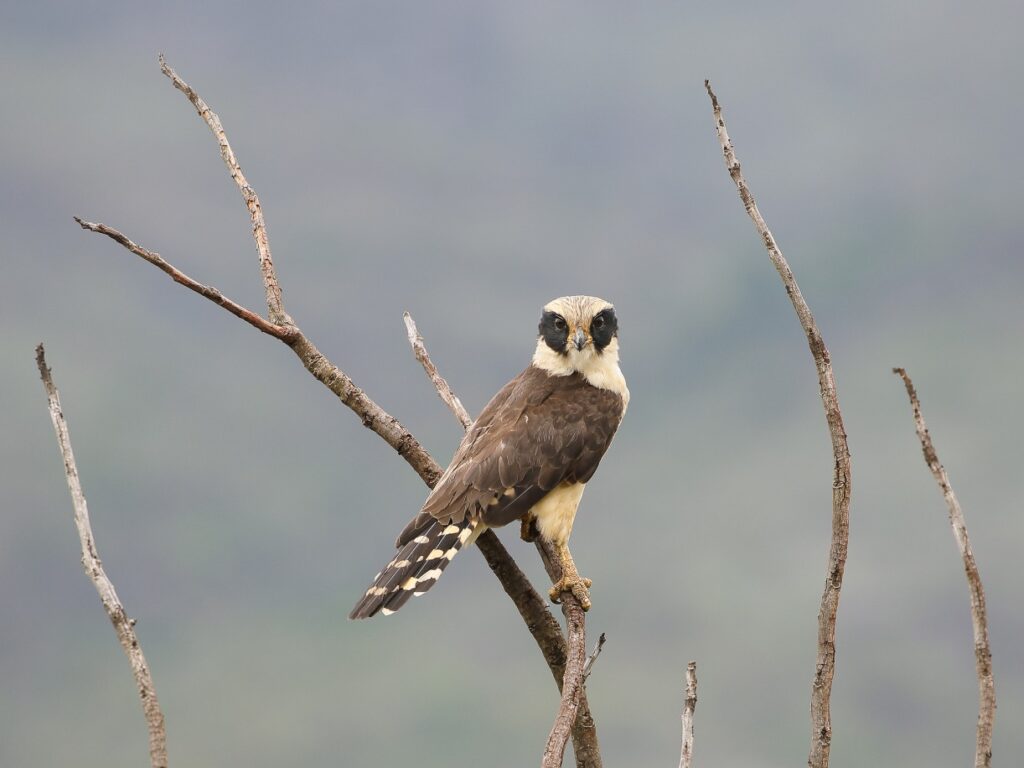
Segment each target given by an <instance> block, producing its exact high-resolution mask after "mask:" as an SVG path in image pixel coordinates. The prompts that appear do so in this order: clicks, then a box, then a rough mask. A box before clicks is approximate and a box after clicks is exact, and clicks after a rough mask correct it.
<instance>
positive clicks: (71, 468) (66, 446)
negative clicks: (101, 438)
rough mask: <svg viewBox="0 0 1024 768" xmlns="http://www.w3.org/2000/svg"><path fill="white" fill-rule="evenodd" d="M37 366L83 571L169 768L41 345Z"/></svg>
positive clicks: (159, 767)
mask: <svg viewBox="0 0 1024 768" xmlns="http://www.w3.org/2000/svg"><path fill="white" fill-rule="evenodd" d="M36 365H38V366H39V375H40V377H41V378H42V380H43V386H44V387H45V388H46V397H47V400H48V402H49V406H50V420H51V421H52V422H53V429H54V431H55V432H56V433H57V444H58V445H59V446H60V453H61V456H62V458H63V459H64V474H65V475H66V476H67V481H68V490H69V491H71V504H72V506H73V507H74V511H75V527H76V528H78V538H79V540H80V541H81V543H82V567H83V568H84V569H85V574H86V575H87V576H88V577H89V579H90V580H91V581H92V583H93V586H95V587H96V591H97V592H98V593H99V595H100V601H101V602H102V603H103V608H104V610H106V612H107V616H109V617H110V623H111V624H113V625H114V631H115V632H116V633H117V639H118V641H119V642H120V643H121V647H122V648H124V652H125V654H127V656H128V661H129V663H130V664H131V668H132V675H134V676H135V684H136V686H138V689H139V696H140V697H141V699H142V714H143V715H144V716H145V718H146V727H147V728H148V729H149V761H150V764H151V765H152V766H153V768H167V733H166V731H165V729H164V715H163V712H162V711H161V710H160V702H158V701H157V698H156V688H155V687H154V686H153V677H152V675H151V674H150V672H149V665H148V664H147V663H146V657H145V656H144V655H143V653H142V646H141V645H139V640H138V638H137V637H136V636H135V629H134V626H135V620H134V619H130V618H128V614H127V613H126V612H125V610H124V606H123V605H122V604H121V600H120V599H119V598H118V596H117V592H116V590H115V589H114V584H113V582H112V581H111V580H110V579H109V578H108V577H107V574H106V572H105V571H104V570H103V563H102V561H101V560H100V556H99V552H98V551H97V549H96V540H95V538H94V537H93V535H92V525H91V524H90V523H89V507H88V505H87V504H86V502H85V494H84V493H83V492H82V483H81V481H80V480H79V477H78V467H77V465H76V464H75V454H74V453H73V452H72V450H71V435H70V434H69V433H68V425H67V422H66V421H65V420H64V411H63V410H62V409H61V405H60V394H59V393H58V392H57V386H56V385H55V384H54V383H53V376H52V375H51V373H50V369H49V368H48V367H47V365H46V352H45V350H44V349H43V345H42V344H40V345H39V346H38V347H36Z"/></svg>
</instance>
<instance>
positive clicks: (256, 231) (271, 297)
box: [159, 53, 292, 325]
mask: <svg viewBox="0 0 1024 768" xmlns="http://www.w3.org/2000/svg"><path fill="white" fill-rule="evenodd" d="M159 60H160V70H161V71H162V72H163V73H164V74H165V75H167V77H168V78H170V80H171V82H172V83H174V87H175V88H177V89H178V90H179V91H181V92H182V93H184V94H185V96H187V97H188V100H189V101H191V102H192V106H193V107H195V108H196V112H198V113H199V116H200V117H201V118H203V122H205V123H206V124H207V125H208V126H209V127H210V130H211V131H212V132H213V135H214V137H215V138H216V139H217V145H218V146H219V147H220V156H221V158H223V160H224V165H226V166H227V167H228V171H229V172H230V173H231V178H232V179H234V180H235V184H237V185H238V190H239V191H240V192H241V193H242V197H243V198H244V199H245V206H246V208H248V209H249V216H250V218H252V236H253V239H254V240H255V241H256V251H257V252H258V253H259V257H260V272H261V274H262V275H263V284H264V286H265V287H266V290H267V309H268V311H269V313H270V322H272V323H274V324H275V325H291V322H292V319H291V318H290V317H288V315H287V313H286V312H285V311H284V305H283V304H282V303H281V286H280V285H279V284H278V282H277V272H276V271H275V270H274V261H273V259H271V257H270V242H269V241H268V240H267V223H266V222H265V221H264V220H263V207H262V206H261V205H260V199H259V198H258V197H257V196H256V190H254V189H253V188H252V187H251V186H249V182H248V181H246V179H245V174H243V173H242V168H241V166H240V165H239V164H238V160H236V159H235V153H234V152H233V151H232V149H231V144H229V143H228V137H227V134H225V133H224V126H222V125H221V124H220V118H219V117H217V114H216V113H215V112H214V111H213V110H212V109H210V107H209V106H208V105H207V103H206V102H205V101H203V100H202V99H201V98H200V97H199V94H198V93H196V92H195V90H194V89H193V88H192V86H190V85H189V84H188V83H186V82H185V81H184V80H182V79H181V78H180V77H178V73H177V72H175V71H174V70H173V69H171V67H170V65H169V64H168V63H167V61H166V59H164V55H163V54H162V53H161V54H160V56H159Z"/></svg>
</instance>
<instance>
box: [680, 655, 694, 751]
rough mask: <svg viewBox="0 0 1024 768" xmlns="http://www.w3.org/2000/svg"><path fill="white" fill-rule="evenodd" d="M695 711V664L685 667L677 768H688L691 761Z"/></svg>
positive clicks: (691, 663) (692, 662)
mask: <svg viewBox="0 0 1024 768" xmlns="http://www.w3.org/2000/svg"><path fill="white" fill-rule="evenodd" d="M696 709H697V662H696V661H691V662H690V663H689V664H687V665H686V700H685V701H684V702H683V715H682V720H683V746H682V749H681V750H680V753H679V768H690V760H691V759H693V713H694V710H696Z"/></svg>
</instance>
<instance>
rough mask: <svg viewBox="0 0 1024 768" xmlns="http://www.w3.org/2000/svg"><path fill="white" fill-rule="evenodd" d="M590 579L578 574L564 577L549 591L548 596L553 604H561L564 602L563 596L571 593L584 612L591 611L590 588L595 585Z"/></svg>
mask: <svg viewBox="0 0 1024 768" xmlns="http://www.w3.org/2000/svg"><path fill="white" fill-rule="evenodd" d="M593 583H594V582H592V581H591V580H590V579H585V578H583V577H582V576H580V575H579V574H578V573H577V574H573V575H567V576H563V577H562V578H560V579H559V580H558V582H557V583H556V584H555V585H554V586H553V587H552V588H551V589H550V590H549V591H548V596H549V597H550V598H551V602H553V603H560V602H562V595H564V594H565V593H567V592H568V593H569V594H570V595H572V596H573V597H575V598H576V599H577V600H579V602H580V606H581V607H582V608H583V610H584V611H589V610H590V605H591V603H590V592H588V591H587V590H588V589H590V586H591V585H592V584H593Z"/></svg>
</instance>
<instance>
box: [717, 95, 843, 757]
mask: <svg viewBox="0 0 1024 768" xmlns="http://www.w3.org/2000/svg"><path fill="white" fill-rule="evenodd" d="M704 87H705V89H707V92H708V96H709V97H710V98H711V108H712V111H713V112H714V117H715V130H716V132H717V133H718V142H719V144H720V145H721V147H722V153H723V155H724V156H725V165H726V168H727V169H728V171H729V175H730V176H731V177H732V180H733V182H734V183H735V184H736V189H737V190H739V193H740V199H742V200H743V207H744V208H745V209H746V211H747V214H748V215H749V216H750V219H751V221H753V222H754V227H755V228H756V229H757V232H758V234H759V235H760V236H761V240H762V241H763V242H764V245H765V248H767V249H768V256H769V257H770V258H771V260H772V264H774V265H775V269H776V270H777V271H778V273H779V276H780V277H781V278H782V283H783V285H784V286H785V288H786V293H787V294H788V295H789V299H790V301H791V302H792V304H793V309H795V310H796V315H797V317H798V318H799V320H800V325H801V326H802V327H803V329H804V334H805V335H806V336H807V344H808V346H809V347H810V349H811V355H812V356H813V357H814V365H815V368H817V370H818V385H819V387H820V389H821V401H822V404H823V405H824V406H825V420H826V421H827V422H828V431H829V435H830V437H831V439H832V456H833V459H834V465H833V468H832V540H831V544H830V546H829V553H828V571H827V574H826V577H825V590H824V592H823V593H822V596H821V608H820V610H819V611H818V654H817V660H816V663H815V671H814V682H813V684H812V687H811V749H810V753H809V755H808V758H807V764H808V765H809V766H810V768H827V766H828V758H829V750H830V748H831V744H832V715H831V712H830V711H829V700H830V698H831V695H832V677H833V675H834V673H835V662H836V646H835V640H836V613H837V612H838V610H839V592H840V590H841V589H842V586H843V571H844V570H845V568H846V552H847V549H848V547H849V540H850V448H849V446H848V445H847V442H846V429H845V427H844V426H843V414H842V413H841V412H840V410H839V396H838V394H837V393H836V381H835V376H834V375H833V373H832V360H831V358H830V356H829V352H828V348H827V347H826V346H825V341H824V339H822V337H821V333H820V332H819V331H818V326H817V324H816V323H815V322H814V316H813V315H812V314H811V309H810V307H808V306H807V302H806V301H804V297H803V294H801V293H800V287H799V286H798V285H797V283H796V278H795V277H794V276H793V271H792V270H791V269H790V268H789V264H788V263H787V262H786V259H785V258H783V256H782V251H780V250H779V246H778V245H777V244H776V242H775V238H774V237H773V236H772V233H771V232H770V231H769V229H768V225H767V224H766V223H765V220H764V217H763V216H761V212H760V211H759V210H758V208H757V203H756V202H754V196H753V195H752V194H751V193H750V188H749V187H748V186H747V182H746V180H745V179H744V178H743V174H742V173H741V172H740V163H739V160H737V159H736V153H735V151H733V147H732V141H731V140H730V139H729V132H728V131H727V130H726V128H725V119H724V118H723V117H722V108H721V107H720V106H719V104H718V98H717V97H716V96H715V92H714V91H712V90H711V83H710V82H709V81H707V80H705V81H704Z"/></svg>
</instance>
